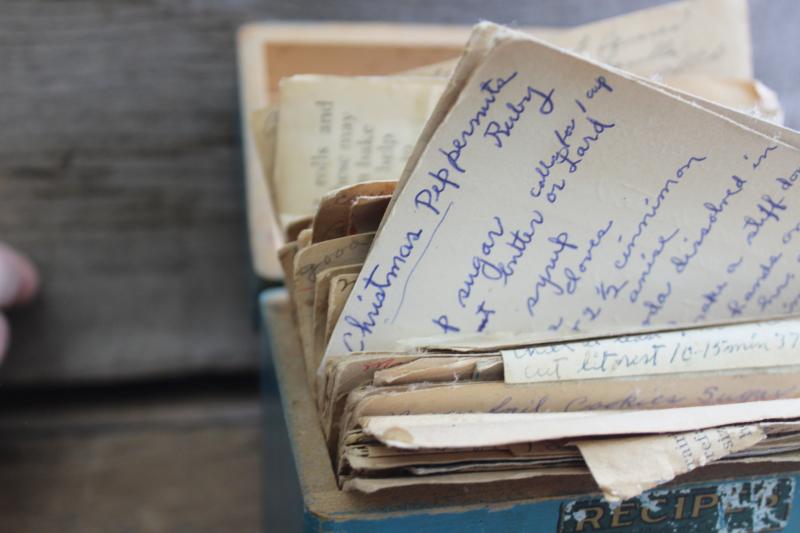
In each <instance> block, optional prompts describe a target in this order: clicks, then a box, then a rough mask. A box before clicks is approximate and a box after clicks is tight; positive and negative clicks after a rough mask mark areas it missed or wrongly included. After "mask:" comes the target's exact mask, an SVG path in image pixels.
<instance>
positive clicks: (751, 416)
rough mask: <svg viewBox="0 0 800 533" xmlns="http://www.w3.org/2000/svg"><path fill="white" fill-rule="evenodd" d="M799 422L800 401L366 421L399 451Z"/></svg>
mask: <svg viewBox="0 0 800 533" xmlns="http://www.w3.org/2000/svg"><path fill="white" fill-rule="evenodd" d="M798 418H800V399H789V400H772V401H766V402H749V403H738V404H725V405H710V406H702V407H679V408H674V409H654V410H649V411H605V412H591V411H589V412H572V413H535V414H528V413H513V414H450V415H405V416H402V415H401V416H376V417H363V418H362V419H361V420H360V424H361V427H362V429H363V431H364V433H366V434H368V435H371V436H373V437H374V438H376V439H377V440H378V441H380V442H382V443H383V444H386V445H387V446H392V447H395V448H409V449H424V448H474V447H480V446H501V445H506V444H513V443H522V442H542V441H547V440H557V439H570V438H580V437H596V436H608V435H646V434H659V433H679V432H686V431H692V430H698V429H704V428H712V427H719V426H729V425H734V424H744V423H753V422H760V421H762V420H794V419H798Z"/></svg>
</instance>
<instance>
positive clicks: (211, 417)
mask: <svg viewBox="0 0 800 533" xmlns="http://www.w3.org/2000/svg"><path fill="white" fill-rule="evenodd" d="M106 400H109V399H108V398H107V399H106ZM98 403H101V402H98ZM102 403H105V402H102ZM272 411H275V412H274V413H273V414H276V413H277V410H276V409H275V408H274V407H273V409H272ZM0 434H2V438H0V487H3V489H2V490H3V497H2V498H0V531H9V532H11V531H13V532H16V533H28V532H31V533H34V532H36V533H38V532H41V531H60V532H64V533H72V532H75V533H79V532H80V533H82V532H86V531H103V532H108V533H117V532H118V533H123V532H131V531H136V532H142V533H160V532H170V533H171V532H190V531H191V532H199V533H203V532H209V533H210V532H217V531H237V532H243V533H250V532H256V531H260V530H261V496H262V491H261V486H262V481H261V476H262V468H261V465H262V455H261V453H262V446H261V439H262V427H261V417H260V413H259V402H258V398H257V397H256V396H255V394H252V395H245V396H242V395H240V396H233V397H221V398H220V397H206V398H190V399H172V400H167V401H161V402H157V403H147V402H141V401H126V402H122V403H120V402H114V401H113V399H112V400H111V402H110V405H106V406H104V407H96V406H92V405H89V404H84V405H70V406H67V407H63V406H62V407H58V408H52V407H46V406H43V407H42V406H40V407H37V408H35V409H5V410H4V412H3V413H2V415H0Z"/></svg>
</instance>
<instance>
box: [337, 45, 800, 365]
mask: <svg viewBox="0 0 800 533" xmlns="http://www.w3.org/2000/svg"><path fill="white" fill-rule="evenodd" d="M463 63H464V62H462V65H463ZM454 76H455V78H456V79H457V78H458V76H459V73H458V72H456V74H455V75H454ZM446 100H447V98H446V97H445V98H443V101H446ZM441 105H442V104H441V103H440V106H441ZM439 112H444V113H445V116H444V117H443V118H442V120H441V121H440V123H439V124H438V126H437V127H436V128H435V131H433V133H432V135H431V137H430V139H429V141H428V143H427V145H426V146H425V147H424V149H423V150H422V151H421V154H420V156H419V158H418V159H417V160H416V161H412V163H411V164H410V165H409V167H407V169H410V171H408V172H407V173H406V174H407V175H406V176H405V178H404V180H401V189H400V192H399V194H397V195H396V197H395V201H394V203H393V205H392V206H391V207H390V210H389V211H388V213H387V216H386V218H385V219H384V222H383V225H382V227H381V229H380V231H379V233H378V235H377V237H376V240H375V243H374V245H373V247H372V249H371V251H370V253H369V255H368V257H367V261H366V264H365V266H364V269H363V270H362V276H361V278H362V279H361V280H360V281H359V283H357V284H356V286H355V288H354V289H353V292H352V294H351V296H350V298H349V300H348V302H347V305H346V307H345V309H344V311H343V313H342V316H341V318H340V320H339V323H338V324H337V326H336V328H335V330H334V332H333V335H332V338H331V343H330V345H329V347H328V353H329V354H330V353H346V352H352V351H365V350H368V351H373V350H391V349H394V348H396V347H397V345H398V341H400V340H402V339H408V338H419V337H426V336H430V337H436V336H438V337H440V338H441V337H448V336H450V337H452V338H470V337H475V336H476V335H481V336H482V337H483V338H489V339H491V338H492V337H491V334H497V335H499V336H500V337H495V338H514V339H515V340H524V341H525V342H541V341H548V340H556V339H558V340H564V339H565V338H581V337H586V336H590V335H592V336H597V335H609V334H622V333H631V332H636V331H644V330H652V329H664V328H678V327H687V326H694V325H702V324H713V323H719V322H724V321H731V320H743V319H752V318H758V317H769V316H774V315H785V314H791V313H793V312H794V311H795V310H796V308H797V306H798V305H800V290H799V289H800V287H798V285H797V283H796V281H795V273H794V272H795V270H796V265H797V262H798V251H800V247H798V243H800V235H797V233H798V231H800V226H798V222H800V213H795V215H794V216H793V215H792V211H793V204H794V203H796V198H797V194H796V192H795V190H796V188H795V181H796V180H797V177H798V176H800V153H799V152H798V150H797V149H796V148H794V147H792V146H790V145H788V144H785V143H783V142H781V140H780V139H777V138H770V137H768V136H766V135H763V134H761V133H757V132H755V131H753V130H750V129H747V128H746V127H744V126H742V125H740V124H738V123H736V122H734V121H733V120H732V119H731V118H726V117H723V116H721V115H719V114H715V113H713V112H711V111H708V110H706V109H703V108H702V107H699V106H698V105H692V104H690V103H688V102H686V101H684V100H682V99H680V98H679V97H676V96H674V95H671V94H668V93H667V92H665V91H663V90H660V89H658V88H656V87H654V86H650V85H649V84H646V83H643V82H642V81H640V80H639V79H637V78H635V77H633V76H631V75H628V74H624V73H622V72H621V71H615V70H612V69H610V68H607V67H603V66H600V65H598V64H595V63H592V62H589V61H587V60H585V59H581V58H579V57H577V56H574V55H571V54H568V53H566V52H563V51H559V50H557V49H553V48H551V47H549V46H547V45H545V44H542V43H539V42H536V41H534V40H532V39H530V38H528V37H526V36H523V35H521V34H517V33H512V32H508V31H505V32H501V34H500V36H497V37H496V38H495V41H494V43H493V46H491V48H490V49H489V50H488V51H487V54H486V56H485V58H484V59H483V60H482V61H481V62H480V63H479V64H478V66H477V67H476V68H475V69H474V71H472V72H470V73H469V74H468V77H467V79H466V81H465V83H464V85H463V88H461V90H460V93H458V94H457V97H456V98H455V102H454V103H453V105H452V107H450V108H449V109H446V110H442V109H437V113H439ZM795 209H796V208H795Z"/></svg>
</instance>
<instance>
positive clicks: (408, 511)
mask: <svg viewBox="0 0 800 533" xmlns="http://www.w3.org/2000/svg"><path fill="white" fill-rule="evenodd" d="M260 307H261V311H262V320H263V325H264V328H263V331H264V336H265V337H264V341H265V348H266V350H267V352H269V353H270V354H271V357H272V359H273V362H274V367H275V371H276V374H277V378H278V383H279V388H280V394H281V400H282V404H283V408H284V416H285V418H286V424H287V427H288V431H289V437H290V440H291V445H292V451H293V454H294V460H295V464H296V467H297V472H298V477H299V484H300V488H301V490H302V495H303V506H304V513H305V526H306V530H307V531H348V532H361V531H365V532H366V531H378V530H379V531H404V532H405V531H413V532H414V533H421V532H426V531H531V532H540V531H541V532H548V533H549V532H558V533H573V532H596V531H614V532H673V531H693V532H698V533H701V532H710V531H720V532H731V533H733V532H750V531H787V532H800V510H798V507H799V506H800V501H798V498H799V497H800V495H799V494H798V490H797V487H796V485H797V484H798V473H799V472H798V471H800V467H799V466H798V465H797V464H788V463H760V464H750V465H737V466H736V468H731V467H730V466H728V467H725V466H724V465H723V466H720V465H710V466H707V467H705V468H703V469H700V470H699V471H695V472H693V473H691V474H689V475H686V476H682V477H681V478H679V479H678V480H677V481H676V482H675V483H672V484H670V485H667V486H665V487H663V488H658V489H655V490H652V491H649V492H647V493H645V494H644V495H642V496H641V497H639V498H636V499H633V500H628V501H626V502H624V503H622V504H620V505H619V506H616V507H615V508H612V507H610V506H609V505H608V504H607V503H605V501H604V500H603V499H602V498H601V497H600V496H599V494H598V489H597V486H596V485H595V484H594V482H593V480H592V479H591V478H590V477H589V476H586V477H578V476H575V477H573V476H570V477H569V478H567V479H564V478H559V479H556V478H547V477H540V478H534V479H528V480H517V481H509V482H503V483H494V484H478V485H470V486H440V487H435V486H429V487H424V488H415V487H411V488H403V489H394V490H387V491H383V492H378V493H376V494H369V495H365V494H358V493H347V492H341V491H340V490H339V489H338V488H337V485H336V481H335V479H334V475H333V469H332V466H331V462H330V459H329V457H328V455H327V452H326V449H325V443H324V439H323V435H322V430H321V429H320V426H319V423H318V421H317V413H316V407H315V406H314V405H313V403H312V402H311V398H310V395H309V391H308V386H307V384H306V381H305V368H304V363H303V357H302V354H301V352H300V346H299V339H298V337H297V334H296V331H295V328H294V325H293V323H292V320H291V317H290V312H289V305H288V300H287V297H286V293H285V291H284V290H283V289H270V290H267V291H265V292H264V293H262V295H261V300H260ZM269 460H270V459H269V458H268V459H267V461H269ZM266 469H267V482H268V483H269V464H268V463H267V465H266ZM267 521H268V518H267ZM267 530H268V531H269V530H270V529H269V523H267Z"/></svg>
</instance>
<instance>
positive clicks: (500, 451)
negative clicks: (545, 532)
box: [252, 0, 800, 499]
mask: <svg viewBox="0 0 800 533" xmlns="http://www.w3.org/2000/svg"><path fill="white" fill-rule="evenodd" d="M698 28H703V31H702V33H701V35H702V39H699V38H698V33H699V32H698ZM570 32H578V33H570ZM580 32H583V33H582V34H581V33H580ZM554 35H555V36H556V37H553V36H554ZM559 35H570V37H569V39H567V38H566V37H562V38H564V39H565V40H567V44H564V43H563V42H561V43H560V42H559V41H558V39H559V38H558V37H557V36H559ZM543 36H544V37H545V38H547V37H548V35H547V32H546V31H543ZM611 36H613V37H611ZM654 42H657V43H659V45H658V46H657V47H652V48H651V46H652V45H653V43H654ZM665 47H666V48H665ZM567 48H569V49H571V50H573V51H570V50H568V49H567ZM665 50H668V51H665ZM576 51H577V52H576ZM599 60H602V61H604V62H603V63H601V62H600V61H599ZM653 74H659V76H658V77H653ZM750 75H751V67H750V51H749V36H748V32H747V12H746V4H745V2H743V1H733V2H730V1H725V2H720V1H712V0H705V1H697V2H686V3H677V4H671V5H667V6H663V7H660V8H656V9H654V10H650V11H645V12H641V13H637V14H633V15H630V16H627V17H621V18H618V19H612V20H610V21H604V22H600V23H595V24H594V25H590V26H587V27H583V28H577V29H575V30H569V31H566V32H562V33H558V32H552V33H551V34H549V40H548V41H547V42H546V41H545V40H541V39H539V38H535V37H531V36H530V35H529V34H527V33H522V32H518V31H514V30H511V29H509V28H505V27H501V26H497V25H494V24H491V23H482V24H479V25H478V26H476V27H475V28H474V30H473V32H472V35H471V37H470V38H469V42H468V43H467V45H466V48H465V50H464V52H463V54H462V56H461V58H460V59H459V60H458V62H457V64H454V65H453V64H448V63H437V64H436V65H434V66H432V67H429V68H422V69H415V70H413V71H411V72H403V73H399V74H397V75H395V76H383V77H350V78H348V77H343V76H317V75H305V76H294V77H290V78H287V79H285V80H284V81H282V82H281V84H280V87H279V89H280V104H279V106H278V105H275V106H271V107H269V108H268V109H266V110H263V111H260V112H257V113H255V114H254V116H253V121H252V126H253V131H254V136H255V137H256V142H257V144H258V146H259V153H260V155H261V162H262V164H263V168H264V171H265V175H266V176H267V179H268V183H269V188H270V191H271V195H272V198H273V200H274V208H275V211H276V213H277V217H276V218H277V219H278V221H279V223H280V224H281V226H282V227H283V228H284V231H285V235H284V236H285V240H286V244H285V245H283V246H282V247H281V248H280V250H279V253H278V256H279V259H280V263H281V265H282V267H283V270H284V274H285V281H286V285H287V289H288V291H289V293H290V296H291V302H292V306H293V314H294V317H295V321H296V326H297V335H298V336H299V338H300V342H301V345H302V351H303V357H304V359H305V366H306V370H307V375H308V382H309V388H310V390H311V394H312V395H314V397H315V401H316V403H317V405H318V408H319V413H320V422H321V425H322V427H323V430H324V433H325V435H326V438H327V441H328V446H329V452H330V454H331V457H332V461H333V464H334V468H335V469H336V472H337V475H338V479H339V481H340V485H341V486H342V487H343V488H345V489H355V490H360V491H364V492H370V491H375V490H380V489H383V488H389V487H398V486H405V485H421V484H453V483H458V484H466V483H481V482H493V481H502V480H509V479H520V478H528V477H538V476H570V475H576V474H585V473H586V472H587V470H588V471H590V472H591V473H592V475H593V476H594V478H595V480H596V481H597V483H598V485H599V486H600V487H601V489H602V490H603V492H604V494H605V495H606V497H608V498H609V499H620V498H627V497H631V496H634V495H636V494H638V493H640V492H641V491H643V490H646V489H647V488H650V487H653V486H655V485H658V484H660V483H664V482H666V481H669V480H671V479H673V478H674V477H675V476H677V475H679V474H682V473H685V472H689V471H691V470H693V469H695V468H698V467H701V466H703V465H705V464H707V463H710V462H714V461H726V462H730V463H743V462H747V463H754V462H763V461H768V462H775V461H780V462H797V461H800V319H796V318H792V316H793V315H795V314H796V313H797V311H798V309H800V281H799V280H797V279H795V278H796V274H795V271H796V266H797V264H798V262H800V211H799V210H797V209H798V207H797V205H796V204H798V201H799V200H800V196H799V195H798V194H797V193H796V192H795V182H796V181H797V178H798V176H800V148H798V147H800V134H798V133H796V132H794V131H792V130H789V129H786V128H783V127H781V126H779V125H777V124H776V123H775V122H774V120H775V119H776V118H777V117H778V115H779V107H778V106H777V103H776V102H775V101H774V98H772V97H765V96H764V95H767V94H768V91H766V90H765V89H763V88H759V89H758V90H753V91H747V90H743V91H739V92H737V90H736V87H740V88H741V87H750V88H751V89H753V88H754V87H760V86H759V85H758V84H755V83H754V82H752V81H748V80H749V77H750ZM672 76H675V78H674V79H682V80H684V81H683V83H684V84H683V85H682V84H681V83H678V82H675V83H672V84H670V83H669V80H670V79H673V78H672ZM686 80H689V81H686ZM704 91H706V92H704ZM701 93H702V94H701ZM746 94H750V96H751V99H750V100H747V101H746V99H745V98H740V97H742V96H744V95H746ZM770 100H773V101H771V102H770ZM745 111H748V112H745ZM765 116H766V117H767V118H770V119H772V120H771V121H770V120H765ZM330 189H333V190H330ZM793 213H794V214H793ZM279 334H286V335H291V334H294V332H288V331H287V332H279Z"/></svg>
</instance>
